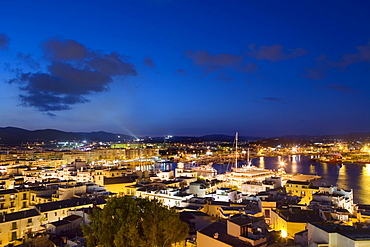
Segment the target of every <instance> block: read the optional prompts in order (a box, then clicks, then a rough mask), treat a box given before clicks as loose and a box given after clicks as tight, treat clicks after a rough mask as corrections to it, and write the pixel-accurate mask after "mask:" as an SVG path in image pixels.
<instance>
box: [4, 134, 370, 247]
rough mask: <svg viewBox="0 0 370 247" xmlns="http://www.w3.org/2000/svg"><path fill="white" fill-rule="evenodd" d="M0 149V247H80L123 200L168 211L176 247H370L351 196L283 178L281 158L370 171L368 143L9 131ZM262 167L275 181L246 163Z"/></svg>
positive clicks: (369, 223)
mask: <svg viewBox="0 0 370 247" xmlns="http://www.w3.org/2000/svg"><path fill="white" fill-rule="evenodd" d="M0 138H1V139H0V144H1V146H0V174H1V179H0V187H1V190H0V212H1V217H0V246H45V247H46V246H87V243H86V236H85V234H84V231H83V230H82V228H83V226H88V225H89V224H90V223H91V217H90V216H91V214H93V212H94V210H96V209H99V210H100V209H101V210H103V209H104V207H105V205H106V204H107V203H108V202H109V201H110V200H112V198H120V197H127V196H129V197H132V198H143V199H147V200H150V201H151V200H156V201H158V202H159V203H161V204H162V205H164V206H165V207H167V208H171V209H174V210H175V211H176V213H177V214H178V216H179V219H180V220H181V221H182V222H185V223H186V224H187V225H188V232H187V233H186V234H185V235H186V238H185V239H183V240H182V241H180V242H177V243H173V244H172V246H199V247H204V246H259V247H260V246H370V205H367V204H360V203H355V202H354V193H356V191H355V190H352V189H348V188H347V189H343V188H339V187H337V186H336V185H331V184H325V183H320V185H317V184H315V181H320V179H322V178H321V176H320V174H299V173H288V172H286V170H285V161H284V159H283V158H281V157H290V158H291V157H298V156H299V157H306V158H307V160H309V161H312V162H316V163H326V164H338V165H343V164H353V165H370V134H346V135H340V136H320V137H309V136H284V137H274V138H259V137H241V136H238V133H236V134H235V136H223V135H210V136H203V137H176V136H171V135H166V136H163V137H156V138H155V137H133V136H127V135H121V134H111V133H106V132H94V133H68V132H61V131H56V130H44V131H27V130H23V129H17V128H11V127H8V128H1V129H0ZM267 157H279V160H280V162H279V164H277V165H276V169H268V168H264V167H257V166H255V165H253V163H252V162H251V161H252V160H253V159H264V158H267ZM216 164H217V168H219V167H222V169H216ZM323 182H325V181H323ZM364 188H366V186H364ZM338 243H345V244H341V245H340V244H338Z"/></svg>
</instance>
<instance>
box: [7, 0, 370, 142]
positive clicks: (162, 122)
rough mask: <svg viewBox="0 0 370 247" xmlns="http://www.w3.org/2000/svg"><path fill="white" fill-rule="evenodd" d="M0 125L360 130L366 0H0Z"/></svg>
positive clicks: (366, 118) (368, 57) (365, 110)
mask: <svg viewBox="0 0 370 247" xmlns="http://www.w3.org/2000/svg"><path fill="white" fill-rule="evenodd" d="M1 6H2V9H3V11H2V13H3V18H2V19H1V21H0V66H1V67H0V81H1V83H2V86H1V88H2V90H1V91H0V99H1V101H2V106H3V107H2V108H1V111H0V116H1V119H2V121H1V124H0V126H1V127H6V126H14V127H19V128H24V129H29V130H37V129H59V130H62V131H72V132H79V131H84V132H90V131H106V132H111V133H121V134H133V135H135V136H163V135H176V136H181V135H182V136H185V135H186V136H201V135H207V134H227V135H233V134H234V133H235V132H239V134H240V135H243V136H261V137H270V136H283V135H323V134H343V133H350V132H370V125H369V122H370V109H369V105H370V98H369V95H370V85H369V81H368V80H369V78H370V77H369V76H370V70H369V62H370V39H369V38H370V29H369V28H368V27H367V25H368V23H370V16H369V15H368V14H367V10H368V9H370V3H368V2H366V1H354V2H351V3H349V2H346V1H336V2H335V5H333V3H332V2H331V1H320V2H309V3H308V2H307V3H306V2H300V3H296V2H276V1H263V2H246V1H233V2H232V3H227V2H226V1H217V2H211V1H202V2H197V1H186V2H180V1H170V0H166V1H159V0H158V1H155V0H152V1H112V2H110V3H109V4H103V3H102V2H100V1H89V2H88V1H78V2H73V1H63V2H53V3H51V2H48V1H35V2H28V1H17V2H2V3H1Z"/></svg>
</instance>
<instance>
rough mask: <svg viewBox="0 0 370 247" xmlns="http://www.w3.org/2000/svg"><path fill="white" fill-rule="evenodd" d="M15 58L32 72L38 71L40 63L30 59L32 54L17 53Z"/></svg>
mask: <svg viewBox="0 0 370 247" xmlns="http://www.w3.org/2000/svg"><path fill="white" fill-rule="evenodd" d="M17 58H18V59H19V60H21V61H22V62H24V63H25V64H26V65H28V67H30V68H31V69H33V70H37V69H40V63H39V62H38V61H36V59H34V58H33V57H32V54H24V53H18V54H17Z"/></svg>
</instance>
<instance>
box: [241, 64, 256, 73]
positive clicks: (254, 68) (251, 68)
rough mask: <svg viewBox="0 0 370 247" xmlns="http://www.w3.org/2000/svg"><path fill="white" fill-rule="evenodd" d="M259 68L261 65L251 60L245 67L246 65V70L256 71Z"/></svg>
mask: <svg viewBox="0 0 370 247" xmlns="http://www.w3.org/2000/svg"><path fill="white" fill-rule="evenodd" d="M258 68H259V66H258V65H257V64H255V63H251V62H248V63H247V64H246V65H245V67H244V70H245V71H246V72H254V71H256V70H257V69H258Z"/></svg>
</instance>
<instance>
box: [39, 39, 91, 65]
mask: <svg viewBox="0 0 370 247" xmlns="http://www.w3.org/2000/svg"><path fill="white" fill-rule="evenodd" d="M42 48H43V50H44V56H45V58H46V59H48V60H50V61H54V60H61V61H70V60H83V59H85V58H87V57H88V56H89V55H90V54H89V53H90V52H89V50H88V49H87V48H86V47H85V46H84V45H82V44H80V43H78V42H76V41H74V40H71V39H66V40H61V39H57V38H50V39H49V40H47V41H46V42H44V43H43V46H42Z"/></svg>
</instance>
